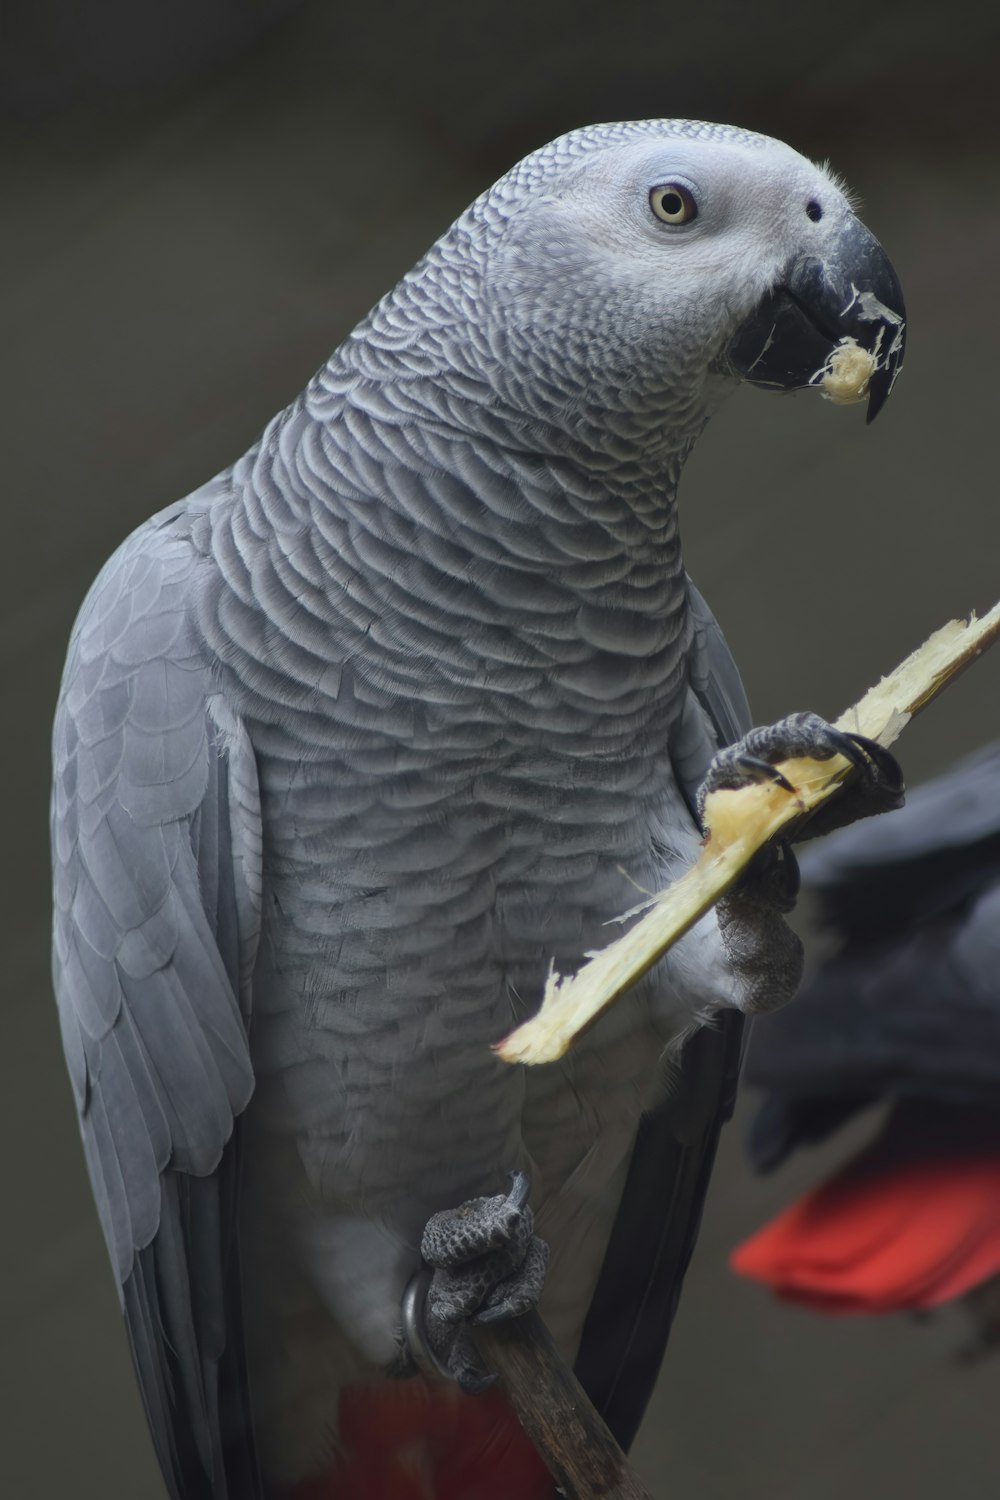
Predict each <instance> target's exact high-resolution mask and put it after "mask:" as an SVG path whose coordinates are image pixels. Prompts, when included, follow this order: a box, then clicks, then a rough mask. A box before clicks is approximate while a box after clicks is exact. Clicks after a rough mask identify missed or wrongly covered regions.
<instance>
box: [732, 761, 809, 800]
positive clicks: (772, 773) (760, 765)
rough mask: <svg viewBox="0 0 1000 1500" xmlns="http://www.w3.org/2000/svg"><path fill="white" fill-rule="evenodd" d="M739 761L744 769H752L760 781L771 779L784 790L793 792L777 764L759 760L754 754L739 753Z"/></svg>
mask: <svg viewBox="0 0 1000 1500" xmlns="http://www.w3.org/2000/svg"><path fill="white" fill-rule="evenodd" d="M739 763H740V765H741V766H742V767H743V769H744V770H746V771H752V772H753V773H754V775H755V776H757V778H758V779H759V780H760V781H773V782H774V783H775V785H777V786H780V787H782V788H783V789H784V790H785V791H786V792H794V790H795V788H794V787H793V786H792V783H791V782H790V781H789V779H788V777H787V776H783V775H782V773H781V772H780V771H779V770H778V768H777V766H772V765H769V763H768V762H767V761H766V760H761V759H760V758H759V757H758V756H756V755H741V756H740V757H739Z"/></svg>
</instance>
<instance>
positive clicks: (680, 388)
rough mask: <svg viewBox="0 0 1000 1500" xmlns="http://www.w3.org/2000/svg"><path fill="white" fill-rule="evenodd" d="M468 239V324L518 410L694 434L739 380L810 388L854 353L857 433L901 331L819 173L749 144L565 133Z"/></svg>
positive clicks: (474, 217)
mask: <svg viewBox="0 0 1000 1500" xmlns="http://www.w3.org/2000/svg"><path fill="white" fill-rule="evenodd" d="M454 232H457V233H458V234H459V235H460V237H462V238H463V239H465V240H466V242H468V239H473V240H479V241H480V247H481V254H480V256H479V257H478V259H479V279H478V283H477V286H476V289H475V294H474V297H475V302H476V310H477V317H478V318H479V319H480V320H481V323H482V322H485V324H486V327H487V330H488V335H487V336H488V338H489V339H490V347H491V349H492V350H493V351H494V353H495V355H496V357H497V361H498V363H499V364H502V365H503V367H504V369H505V371H506V372H507V374H506V375H505V379H506V380H508V381H510V380H515V381H516V380H518V379H519V381H520V385H521V387H522V389H521V394H522V396H525V395H526V396H528V397H530V396H531V395H532V393H533V395H534V397H535V399H536V401H537V400H538V399H539V393H541V400H542V401H543V402H545V403H548V404H549V405H552V404H555V403H557V402H558V401H562V402H563V404H564V406H565V405H566V404H567V403H568V404H569V405H570V406H571V407H572V406H573V405H574V404H575V406H576V407H577V409H579V408H580V407H582V406H590V405H592V404H599V405H601V406H602V407H604V408H605V409H606V410H608V411H610V412H614V411H615V410H616V409H617V410H621V411H622V412H627V411H631V412H633V413H634V412H637V411H644V412H646V413H647V414H652V412H653V411H654V410H655V408H656V405H657V402H658V401H659V400H663V401H668V402H669V403H670V407H671V412H670V414H671V417H672V419H673V424H672V425H673V426H674V429H675V430H676V429H677V425H678V423H680V424H681V425H684V419H685V411H684V409H683V408H684V404H685V401H686V402H687V405H688V407H689V411H688V413H687V415H688V416H689V419H690V420H689V427H690V428H691V429H693V428H694V427H695V426H698V425H700V422H701V421H703V420H704V417H705V415H707V412H708V410H710V409H711V407H712V406H713V405H714V404H716V402H717V399H718V397H719V396H721V395H722V394H724V393H725V389H720V388H731V387H732V385H733V384H734V383H735V382H736V381H739V380H745V381H749V382H750V383H752V384H755V385H760V386H764V387H770V388H774V389H782V390H791V389H796V388H800V387H804V386H808V385H816V384H820V383H821V377H822V376H823V373H824V370H825V369H828V368H829V361H830V359H831V357H832V355H833V354H834V352H835V351H837V350H838V349H841V348H843V347H845V346H846V345H850V346H851V347H853V348H860V350H862V351H864V356H865V361H866V367H867V374H866V379H865V380H864V381H863V382H860V381H859V390H858V392H857V395H858V397H859V398H860V396H861V395H867V397H868V420H869V421H871V419H872V418H873V417H874V416H875V414H876V413H877V412H878V410H879V409H880V408H881V406H882V405H883V403H884V402H885V400H886V397H887V396H888V394H889V391H890V390H891V388H892V384H893V381H894V380H895V378H896V375H897V374H898V372H899V369H900V366H901V363H902V358H903V349H904V338H905V314H904V308H903V298H902V293H901V291H900V287H899V281H898V279H897V277H896V274H895V272H894V271H893V268H892V266H891V265H890V263H889V260H888V258H887V257H886V255H885V252H884V251H883V250H882V248H881V246H880V245H879V243H878V241H877V240H876V239H875V237H874V236H873V235H872V233H871V232H870V231H869V230H868V229H867V228H866V227H865V225H864V224H862V222H861V221H860V220H859V219H858V217H857V216H856V214H855V213H854V210H853V208H852V206H851V204H850V201H849V199H848V198H847V196H846V194H845V192H844V190H843V188H842V187H841V186H840V185H839V183H838V182H837V180H836V179H835V177H834V176H833V175H832V174H831V173H830V172H829V171H828V170H827V169H826V168H824V167H820V166H816V165H815V164H814V163H812V162H810V161H808V160H806V158H805V157H803V156H800V155H799V154H798V153H797V152H795V151H793V150H792V149H791V148H790V147H788V146H786V145H784V144H783V143H782V142H780V141H776V140H773V139H771V138H769V137H767V136H761V135H755V134H752V133H750V132H746V131H742V130H738V129H735V128H733V127H730V126H722V125H707V124H701V123H698V122H693V121H682V120H660V121H643V122H631V123H625V124H621V125H605V126H593V127H588V128H585V129H582V130H577V131H573V132H571V133H570V134H569V135H567V136H563V137H561V138H560V139H559V140H557V141H554V142H553V143H552V144H551V145H549V146H546V147H544V148H543V149H542V150H540V151H537V152H535V153H533V154H532V155H531V156H529V157H526V158H525V159H524V161H522V162H521V163H519V164H518V165H517V166H516V167H514V168H513V169H512V171H510V172H509V173H508V174H507V175H506V176H505V177H503V178H501V179H500V181H499V182H498V183H496V184H495V185H494V187H493V188H491V189H490V190H489V191H488V192H487V193H485V194H484V195H483V196H482V198H480V199H479V200H477V202H476V203H475V204H474V205H473V206H472V208H471V209H470V210H469V212H468V214H467V215H466V216H464V218H463V219H462V220H459V223H458V224H457V225H456V226H455V231H454Z"/></svg>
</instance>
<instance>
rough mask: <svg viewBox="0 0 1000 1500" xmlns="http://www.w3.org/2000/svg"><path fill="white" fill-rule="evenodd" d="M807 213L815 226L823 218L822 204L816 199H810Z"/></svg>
mask: <svg viewBox="0 0 1000 1500" xmlns="http://www.w3.org/2000/svg"><path fill="white" fill-rule="evenodd" d="M806 213H807V214H808V215H809V217H810V219H812V221H813V223H814V224H818V223H819V221H820V219H821V218H822V217H823V205H822V203H817V202H816V199H815V198H810V199H809V202H808V203H807V204H806Z"/></svg>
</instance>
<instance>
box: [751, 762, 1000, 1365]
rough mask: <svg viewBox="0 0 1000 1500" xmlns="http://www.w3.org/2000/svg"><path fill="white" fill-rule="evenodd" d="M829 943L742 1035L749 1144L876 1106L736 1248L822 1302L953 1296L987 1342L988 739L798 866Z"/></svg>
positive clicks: (994, 1317)
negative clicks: (841, 1161)
mask: <svg viewBox="0 0 1000 1500" xmlns="http://www.w3.org/2000/svg"><path fill="white" fill-rule="evenodd" d="M802 874H803V879H804V881H806V882H807V884H808V885H809V886H810V887H811V888H812V889H813V891H814V892H815V895H816V897H817V900H818V905H819V912H820V915H821V917H822V918H823V920H824V922H825V924H826V925H827V927H828V928H829V931H830V935H831V936H832V937H834V938H835V939H836V940H837V949H836V951H835V952H834V953H833V954H832V955H831V956H830V957H828V958H827V959H826V961H825V962H824V963H823V964H822V965H821V966H820V968H819V969H818V971H817V972H816V974H815V975H814V976H813V977H812V979H811V980H810V982H809V983H808V985H807V986H806V987H805V989H804V990H803V992H802V994H801V995H800V996H799V998H798V1000H797V1002H796V1004H795V1005H794V1006H791V1007H790V1008H789V1009H788V1010H786V1011H784V1012H782V1013H781V1014H780V1015H776V1016H773V1017H769V1018H768V1019H767V1021H766V1023H764V1024H763V1025H761V1026H760V1027H759V1028H758V1029H757V1030H756V1031H755V1035H754V1040H753V1045H752V1046H751V1048H750V1050H749V1056H748V1065H747V1080H748V1082H749V1083H750V1084H751V1085H752V1086H755V1087H757V1088H760V1089H762V1090H763V1091H764V1099H763V1102H762V1103H761V1105H760V1108H759V1110H758V1111H757V1114H756V1116H755V1119H754V1121H753V1125H752V1128H751V1133H750V1138H749V1142H748V1145H749V1154H750V1159H751V1162H752V1164H753V1166H754V1167H755V1168H756V1169H757V1170H758V1171H762V1172H764V1171H770V1170H771V1169H773V1168H774V1167H776V1166H778V1165H779V1164H780V1163H781V1162H782V1161H784V1160H785V1158H786V1157H787V1156H789V1155H790V1153H791V1152H793V1151H794V1150H796V1149H797V1148H798V1147H800V1146H804V1145H811V1144H814V1143H815V1142H817V1141H821V1140H824V1139H825V1138H826V1137H828V1136H832V1135H833V1134H834V1132H835V1131H836V1130H838V1129H839V1128H840V1126H842V1125H843V1124H844V1122H845V1121H846V1120H848V1119H851V1118H852V1117H854V1116H855V1115H857V1114H858V1113H859V1112H860V1111H862V1110H865V1109H869V1110H870V1109H871V1108H872V1106H875V1105H881V1106H882V1111H881V1118H879V1120H878V1122H877V1124H873V1127H872V1130H871V1132H870V1139H869V1140H868V1142H867V1144H866V1145H865V1146H864V1147H863V1148H862V1150H861V1151H860V1152H859V1153H858V1154H857V1155H856V1156H854V1157H853V1158H852V1159H851V1160H850V1161H848V1162H847V1163H846V1164H845V1165H842V1166H841V1167H840V1169H839V1170H838V1171H837V1172H836V1173H835V1175H834V1176H833V1177H832V1178H831V1179H830V1180H829V1181H827V1182H825V1183H823V1184H822V1185H821V1186H820V1187H819V1188H816V1189H814V1190H812V1191H811V1192H810V1193H808V1194H807V1195H806V1196H805V1197H804V1198H803V1199H801V1200H800V1201H799V1202H797V1203H795V1204H794V1205H792V1206H791V1207H790V1208H788V1209H786V1210H784V1211H783V1212H782V1213H781V1214H780V1215H779V1216H778V1217H777V1218H776V1219H775V1220H773V1221H772V1222H771V1223H770V1224H768V1225H765V1226H764V1228H762V1229H761V1230H758V1231H757V1233H756V1234H754V1235H753V1236H752V1237H751V1238H750V1239H748V1240H746V1241H745V1242H744V1243H743V1244H742V1245H741V1246H739V1248H738V1249H737V1250H736V1251H735V1252H734V1256H733V1264H734V1267H735V1269H736V1270H737V1271H739V1272H740V1273H741V1274H744V1275H747V1276H750V1277H752V1278H753V1279H755V1280H758V1281H762V1282H764V1283H765V1284H766V1285H768V1286H770V1287H772V1288H773V1289H774V1290H775V1291H776V1292H778V1293H779V1295H781V1296H783V1297H787V1298H791V1299H794V1300H795V1301H797V1302H799V1303H802V1304H805V1305H807V1306H809V1307H812V1308H814V1309H816V1310H818V1311H820V1312H826V1313H836V1314H839V1313H844V1312H853V1313H863V1314H868V1315H873V1314H882V1313H893V1312H902V1311H916V1310H918V1309H924V1308H930V1307H937V1306H939V1305H940V1304H942V1303H945V1302H951V1301H954V1300H956V1299H959V1298H960V1299H962V1300H963V1301H964V1303H965V1305H966V1307H967V1308H968V1311H969V1312H970V1314H971V1316H972V1319H973V1323H974V1327H975V1341H974V1342H973V1343H972V1344H971V1346H970V1348H969V1350H968V1351H967V1352H969V1353H972V1352H978V1351H984V1350H986V1349H987V1348H990V1347H992V1348H996V1347H997V1346H1000V744H993V745H989V746H987V747H986V748H984V749H982V750H980V751H978V752H977V753H976V754H975V755H972V756H969V757H967V758H966V759H964V760H962V761H959V762H958V763H957V764H956V765H954V766H952V767H950V768H949V770H947V771H946V772H945V773H944V774H942V775H940V776H938V777H935V779H934V780H933V781H929V782H927V783H926V784H925V785H924V786H920V787H918V788H917V789H916V791H914V792H913V793H912V794H911V796H910V798H909V800H908V803H907V806H906V808H905V810H904V812H902V813H901V814H900V815H899V816H898V817H895V818H892V819H890V820H888V821H885V822H883V821H881V820H879V821H877V822H875V823H867V824H865V825H864V826H857V827H854V828H845V829H842V830H841V831H840V832H839V833H837V834H835V835H834V836H833V837H832V838H830V839H829V840H827V841H826V842H825V843H824V844H822V845H821V846H819V847H818V848H817V849H815V850H813V851H810V855H809V857H808V858H807V859H805V860H803V862H802Z"/></svg>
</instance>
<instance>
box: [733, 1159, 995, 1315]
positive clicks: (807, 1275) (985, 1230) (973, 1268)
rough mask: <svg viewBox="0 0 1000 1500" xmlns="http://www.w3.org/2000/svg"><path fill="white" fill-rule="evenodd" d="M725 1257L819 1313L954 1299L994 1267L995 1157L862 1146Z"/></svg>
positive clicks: (903, 1306) (875, 1310)
mask: <svg viewBox="0 0 1000 1500" xmlns="http://www.w3.org/2000/svg"><path fill="white" fill-rule="evenodd" d="M730 1264H731V1265H732V1268H733V1270H734V1271H736V1272H738V1273H739V1274H740V1275H741V1276H748V1277H750V1278H752V1279H753V1280H755V1281H762V1282H764V1283H765V1284H766V1285H768V1286H770V1287H771V1288H772V1289H773V1290H774V1291H775V1292H776V1293H777V1294H778V1296H780V1297H785V1298H789V1299H792V1300H794V1301H797V1302H804V1303H807V1304H808V1305H809V1306H811V1307H814V1308H816V1309H818V1310H819V1311H821V1312H827V1313H848V1312H857V1313H884V1312H899V1311H902V1310H904V1309H911V1308H920V1307H933V1306H935V1305H936V1304H938V1303H941V1302H948V1301H951V1300H952V1299H953V1298H956V1297H960V1296H962V1295H963V1294H964V1293H965V1292H967V1291H969V1290H970V1288H972V1287H974V1286H976V1285H978V1284H979V1283H980V1282H982V1281H985V1280H987V1279H988V1278H989V1277H992V1276H995V1275H997V1274H998V1272H1000V1158H997V1157H995V1156H994V1157H988V1156H971V1155H970V1156H965V1157H948V1156H937V1157H934V1158H932V1159H930V1160H909V1161H905V1160H904V1161H900V1160H899V1159H898V1158H895V1159H893V1158H892V1157H889V1158H888V1159H886V1160H885V1161H880V1160H879V1157H878V1153H877V1151H870V1152H867V1153H865V1155H864V1156H862V1157H860V1158H858V1159H857V1160H856V1161H854V1162H852V1163H851V1164H850V1165H849V1166H848V1167H846V1168H845V1169H844V1171H842V1172H841V1173H839V1174H838V1176H836V1177H834V1178H833V1179H832V1181H830V1182H828V1183H826V1184H825V1185H824V1186H823V1187H821V1188H818V1189H817V1190H816V1191H815V1192H812V1193H809V1194H807V1196H806V1197H805V1198H802V1199H801V1200H800V1201H799V1202H798V1203H795V1204H793V1205H792V1207H791V1208H788V1209H786V1210H785V1211H784V1213H781V1214H779V1215H778V1217H777V1218H776V1219H773V1220H772V1221H771V1223H770V1224H766V1225H765V1226H764V1228H763V1229H761V1230H758V1232H757V1233H756V1234H755V1235H753V1236H752V1237H751V1238H750V1239H748V1240H746V1241H744V1243H743V1244H742V1245H739V1246H738V1247H737V1248H736V1249H735V1250H734V1251H733V1254H732V1257H731V1260H730Z"/></svg>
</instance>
